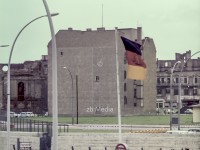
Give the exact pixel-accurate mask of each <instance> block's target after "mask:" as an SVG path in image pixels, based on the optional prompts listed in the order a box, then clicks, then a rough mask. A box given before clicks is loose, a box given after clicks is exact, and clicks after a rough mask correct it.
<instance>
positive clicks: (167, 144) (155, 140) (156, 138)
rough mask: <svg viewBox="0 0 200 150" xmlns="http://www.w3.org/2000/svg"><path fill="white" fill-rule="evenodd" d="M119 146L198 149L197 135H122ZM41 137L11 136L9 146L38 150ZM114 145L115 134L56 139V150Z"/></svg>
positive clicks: (1, 143) (0, 149)
mask: <svg viewBox="0 0 200 150" xmlns="http://www.w3.org/2000/svg"><path fill="white" fill-rule="evenodd" d="M122 135H123V136H122V140H123V143H126V144H127V145H128V147H129V150H141V148H143V149H144V150H160V148H162V150H172V149H173V150H181V149H182V148H183V150H185V148H189V150H198V149H199V148H200V135H199V134H165V133H158V134H153V133H151V134H144V133H125V134H122ZM40 137H41V135H38V134H37V133H26V132H24V133H20V132H11V144H12V145H13V144H16V142H17V138H20V141H24V142H32V150H39V140H40ZM117 144H118V134H117V133H62V134H59V137H58V149H59V150H71V146H74V150H87V149H88V147H89V146H90V147H91V150H105V147H107V150H114V149H115V146H116V145H117ZM0 150H6V132H0Z"/></svg>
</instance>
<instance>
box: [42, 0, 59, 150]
mask: <svg viewBox="0 0 200 150" xmlns="http://www.w3.org/2000/svg"><path fill="white" fill-rule="evenodd" d="M43 3H44V7H45V9H46V13H47V16H48V20H49V26H50V30H51V37H52V41H51V42H52V101H53V102H52V113H53V138H52V140H53V148H52V149H53V150H58V87H57V86H58V85H57V48H56V38H55V33H54V27H53V22H52V18H51V14H50V11H49V8H48V5H47V2H46V0H43Z"/></svg>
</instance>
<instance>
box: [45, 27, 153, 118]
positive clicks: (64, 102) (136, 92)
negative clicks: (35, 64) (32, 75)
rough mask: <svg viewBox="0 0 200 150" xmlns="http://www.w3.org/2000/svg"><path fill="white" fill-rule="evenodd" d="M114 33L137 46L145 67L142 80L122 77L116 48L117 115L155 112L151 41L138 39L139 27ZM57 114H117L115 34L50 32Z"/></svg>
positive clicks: (121, 58)
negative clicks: (54, 50)
mask: <svg viewBox="0 0 200 150" xmlns="http://www.w3.org/2000/svg"><path fill="white" fill-rule="evenodd" d="M118 34H119V35H120V34H123V36H125V37H127V38H129V39H131V40H133V41H137V42H139V43H141V44H142V45H143V57H144V60H145V62H146V64H147V69H148V73H147V78H146V80H144V81H136V80H129V79H127V77H126V74H127V73H126V67H127V62H126V60H125V56H124V53H125V48H124V45H123V43H122V41H121V39H120V36H118V38H117V41H118V42H117V43H118V47H119V52H118V58H119V59H118V61H119V83H120V84H119V86H120V102H121V112H122V115H132V114H150V113H155V110H156V48H155V45H154V41H153V39H152V38H149V37H145V38H144V39H142V36H141V35H142V28H141V27H138V28H137V29H133V28H129V29H118ZM56 43H57V73H58V114H59V115H72V116H73V115H75V114H78V115H80V116H91V115H100V116H113V115H117V112H118V111H117V108H118V105H117V74H116V40H115V30H105V28H97V30H91V29H87V30H86V31H80V30H73V29H72V28H68V30H60V31H58V33H57V34H56ZM51 51H52V49H51V41H50V42H49V44H48V56H49V57H48V104H49V106H48V110H49V114H52V59H51V57H52V54H51Z"/></svg>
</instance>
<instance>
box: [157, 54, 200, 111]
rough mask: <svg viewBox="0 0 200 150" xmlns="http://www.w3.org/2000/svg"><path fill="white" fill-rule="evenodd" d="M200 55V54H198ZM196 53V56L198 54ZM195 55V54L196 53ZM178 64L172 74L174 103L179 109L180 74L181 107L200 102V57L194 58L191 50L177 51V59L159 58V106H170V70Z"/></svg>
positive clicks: (175, 107) (174, 106)
mask: <svg viewBox="0 0 200 150" xmlns="http://www.w3.org/2000/svg"><path fill="white" fill-rule="evenodd" d="M197 55H198V54H197ZM197 55H196V56H197ZM194 57H195V55H194ZM177 61H181V63H180V64H177V65H176V66H175V68H174V71H173V76H172V81H173V82H172V103H173V105H172V106H173V108H174V109H177V106H178V104H177V103H178V100H179V94H180V93H179V84H180V82H179V75H180V79H181V107H183V108H184V107H185V108H187V107H188V106H190V105H195V104H199V103H200V58H199V57H198V58H197V59H192V55H191V51H190V50H189V51H187V52H186V53H184V54H179V53H176V59H175V60H157V104H158V103H160V106H159V108H169V107H170V99H171V98H170V75H171V73H170V70H171V69H172V68H173V66H174V64H175V63H176V62H177Z"/></svg>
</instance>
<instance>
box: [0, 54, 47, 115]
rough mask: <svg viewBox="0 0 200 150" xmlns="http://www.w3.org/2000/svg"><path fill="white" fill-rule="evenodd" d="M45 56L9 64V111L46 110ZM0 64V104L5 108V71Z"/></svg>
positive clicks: (37, 111) (39, 111)
mask: <svg viewBox="0 0 200 150" xmlns="http://www.w3.org/2000/svg"><path fill="white" fill-rule="evenodd" d="M47 65H48V60H47V56H43V57H42V60H38V61H25V62H24V63H23V64H11V81H10V84H11V111H14V112H22V111H32V112H34V113H38V114H39V113H43V112H45V111H47V109H48V108H47V89H48V88H47V73H48V71H47V69H48V67H47ZM4 66H6V64H0V68H1V69H0V77H1V78H0V104H1V109H2V110H6V109H7V71H3V70H2V68H3V67H4Z"/></svg>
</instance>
